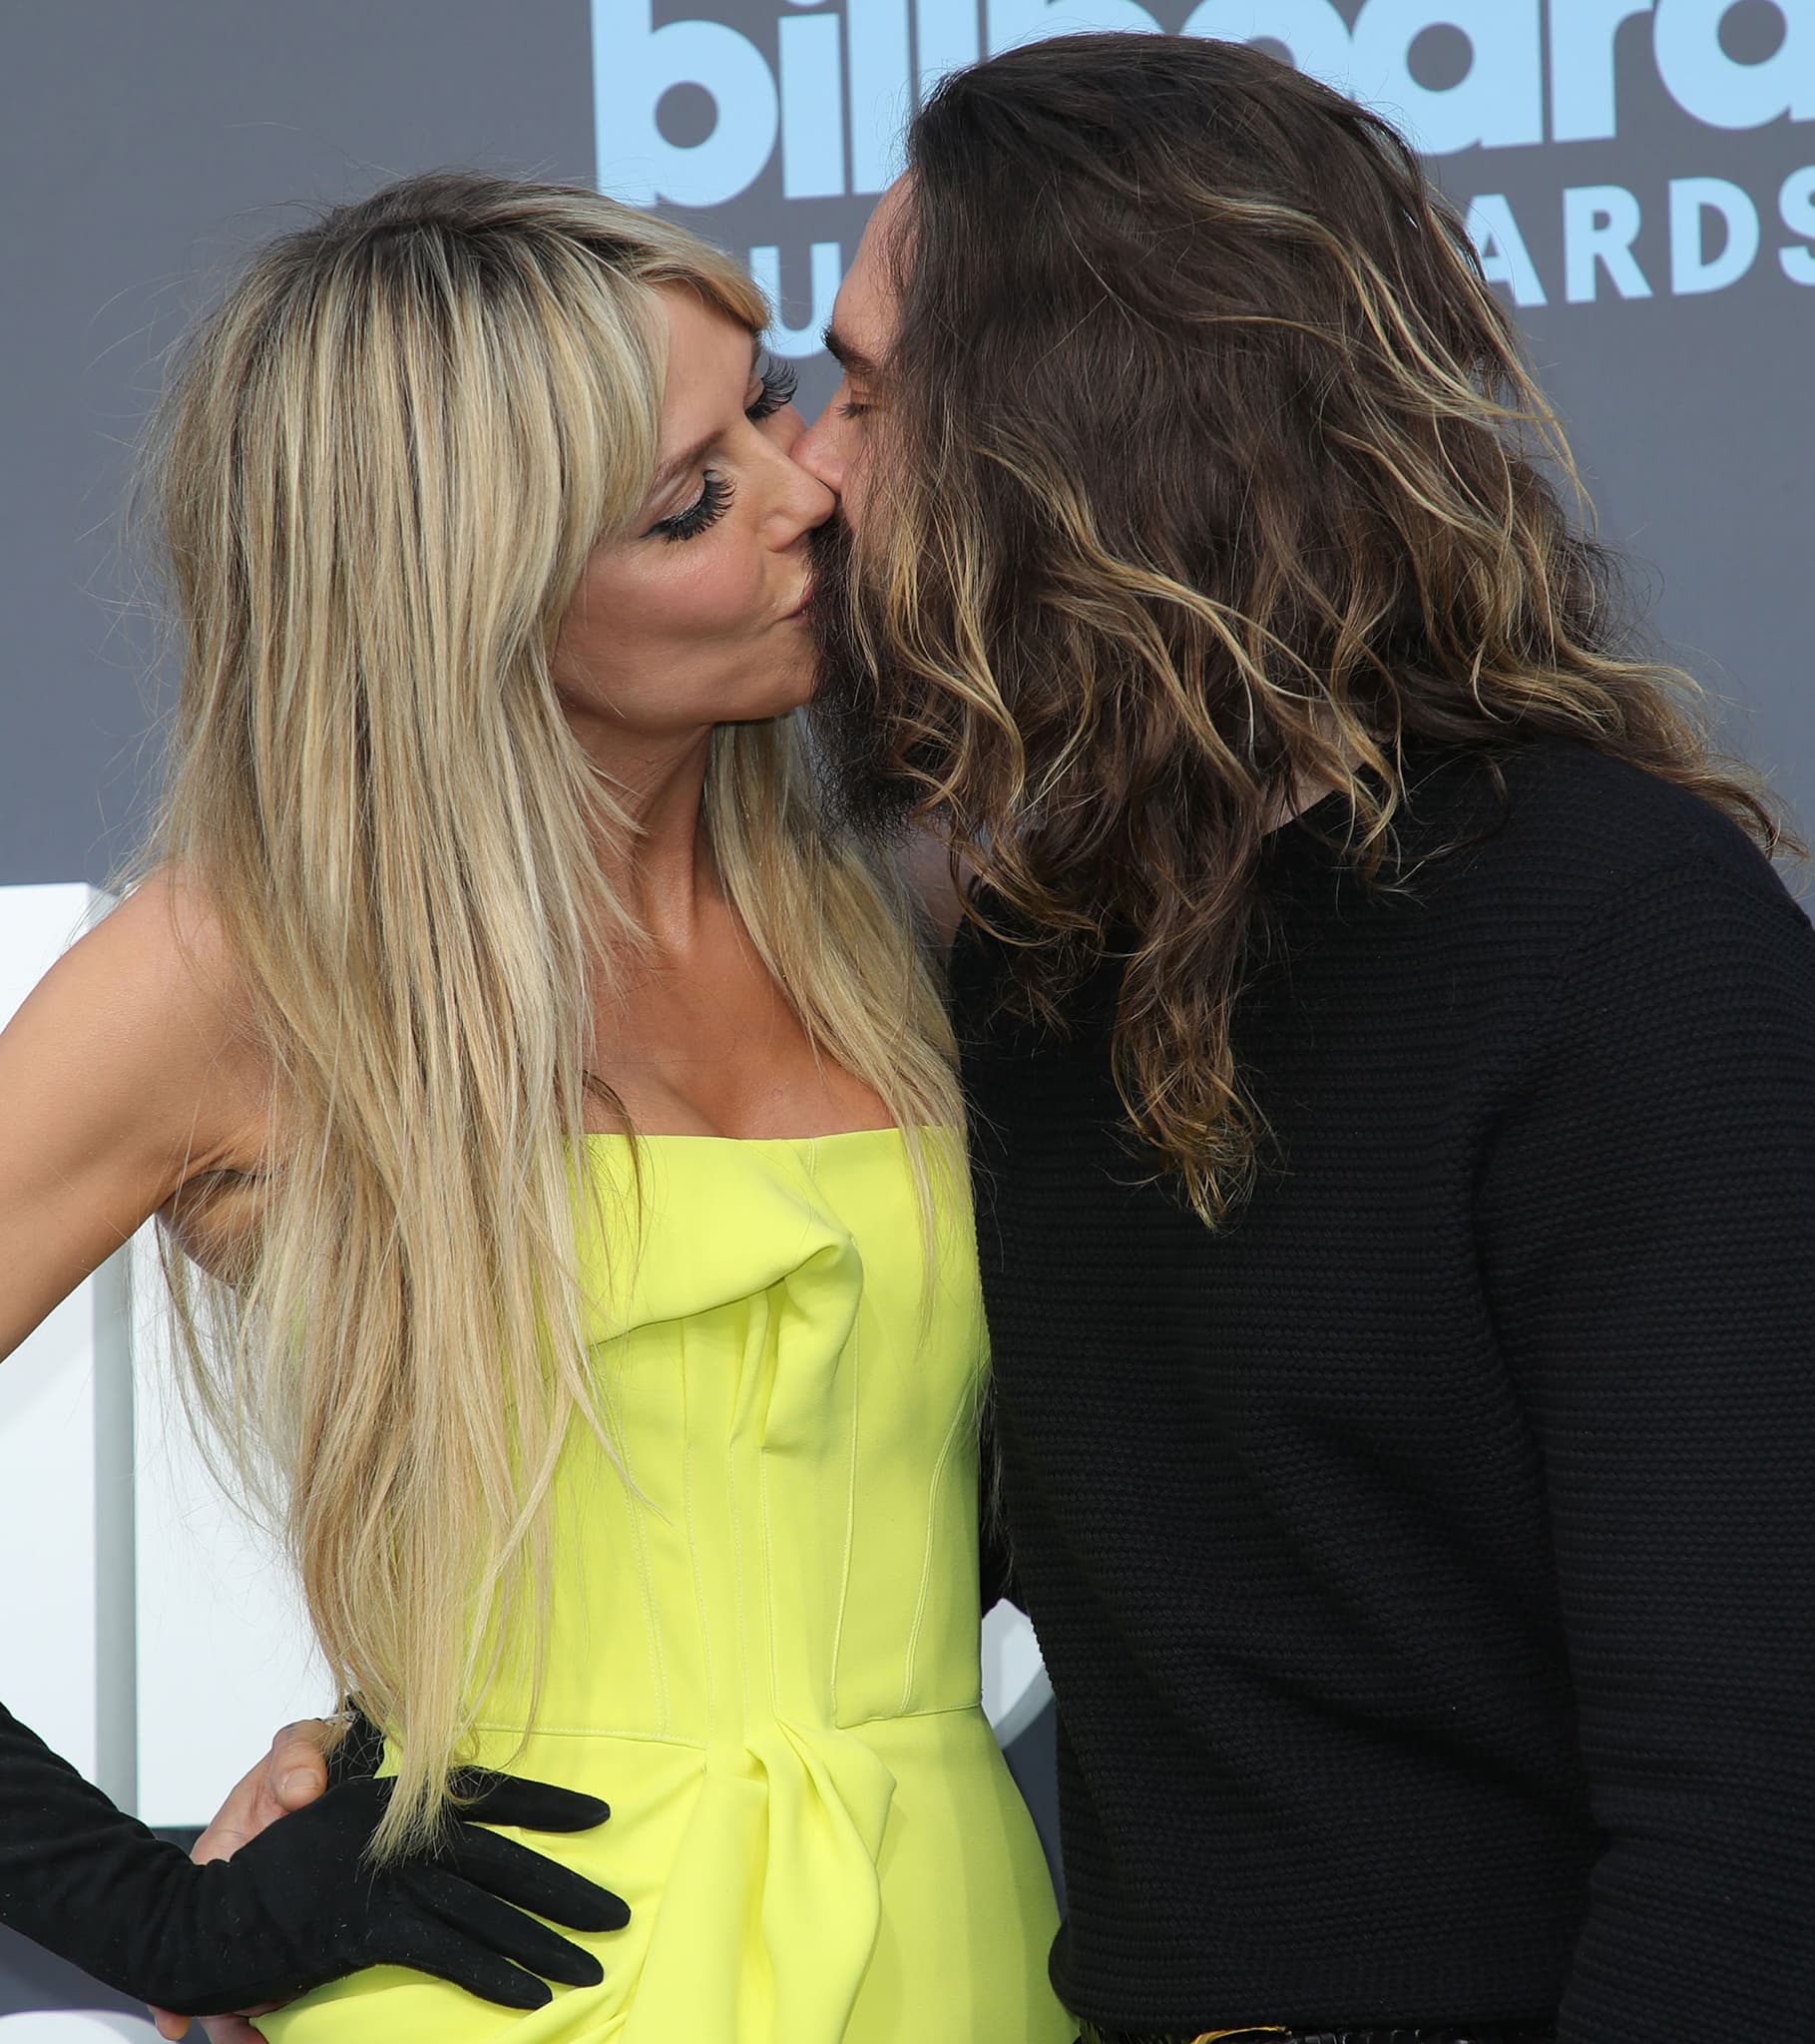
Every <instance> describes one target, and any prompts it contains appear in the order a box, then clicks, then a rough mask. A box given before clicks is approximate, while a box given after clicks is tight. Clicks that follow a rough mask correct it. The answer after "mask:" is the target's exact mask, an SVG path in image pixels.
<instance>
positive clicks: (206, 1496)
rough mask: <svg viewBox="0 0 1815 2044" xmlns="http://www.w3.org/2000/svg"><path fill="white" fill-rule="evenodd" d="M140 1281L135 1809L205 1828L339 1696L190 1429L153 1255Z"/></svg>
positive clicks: (277, 1564)
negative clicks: (262, 1764)
mask: <svg viewBox="0 0 1815 2044" xmlns="http://www.w3.org/2000/svg"><path fill="white" fill-rule="evenodd" d="M135 1275H136V1276H137V1278H138V1280H139V1281H138V1283H137V1285H136V1287H135V1288H136V1292H137V1303H138V1332H137V1338H136V1339H135V1342H134V1352H135V1357H136V1364H137V1367H136V1390H137V1399H136V1405H135V1419H136V1432H137V1461H138V1481H137V1485H136V1490H137V1502H138V1562H139V1566H138V1577H139V1582H138V1601H139V1610H138V1638H139V1685H138V1686H139V1814H140V1815H141V1816H142V1817H144V1819H145V1820H146V1822H147V1823H149V1824H202V1823H206V1822H207V1821H208V1819H209V1818H210V1817H212V1816H213V1815H214V1813H215V1811H216V1810H217V1809H218V1808H219V1807H220V1805H221V1801H222V1798H223V1797H224V1796H225V1795H226V1793H227V1789H230V1788H231V1787H232V1785H233V1784H234V1783H235V1782H236V1781H237V1780H238V1779H239V1777H240V1776H241V1775H243V1774H244V1773H245V1771H246V1769H247V1768H249V1767H250V1766H251V1765H252V1764H253V1762H254V1761H256V1760H257V1759H258V1758H259V1757H260V1755H262V1754H263V1752H264V1750H265V1748H266V1747H267V1746H268V1745H269V1744H270V1739H271V1734H272V1733H273V1732H275V1731H276V1730H277V1728H278V1727H279V1726H280V1725H286V1724H288V1723H289V1722H290V1721H291V1720H292V1719H294V1718H310V1717H319V1716H320V1715H321V1714H322V1713H323V1712H324V1711H325V1710H327V1709H328V1708H330V1706H331V1704H332V1702H333V1698H332V1694H331V1691H330V1689H329V1686H328V1681H327V1675H326V1672H325V1670H324V1668H323V1667H322V1665H321V1663H320V1661H319V1659H318V1657H317V1656H316V1654H315V1652H314V1648H313V1644H312V1640H311V1637H310V1634H309V1630H308V1626H307V1623H306V1621H305V1619H304V1617H303V1614H302V1605H301V1598H300V1596H299V1594H298V1593H297V1592H296V1590H295V1588H294V1585H293V1582H292V1580H291V1578H290V1575H289V1572H288V1570H287V1569H286V1568H285V1566H284V1565H283V1562H282V1560H281V1557H280V1556H279V1555H278V1553H277V1552H276V1550H275V1549H274V1547H273V1546H272V1544H271V1543H270V1542H268V1541H267V1540H266V1539H265V1538H264V1537H263V1535H262V1534H261V1533H259V1532H257V1531H255V1530H254V1529H253V1528H252V1527H251V1526H250V1525H249V1524H248V1523H247V1521H246V1519H245V1518H244V1516H243V1515H242V1514H241V1513H239V1512H238V1511H237V1510H235V1509H234V1508H233V1507H232V1506H231V1505H230V1504H229V1503H228V1502H227V1499H226V1498H225V1497H224V1496H223V1495H222V1493H221V1491H220V1489H219V1487H218V1486H217V1485H216V1483H215V1480H214V1477H213V1476H212V1475H211V1474H210V1472H209V1470H208V1468H207V1465H206V1464H205V1463H204V1462H203V1460H202V1457H201V1454H200V1452H199V1451H198V1449H197V1447H196V1444H195V1441H194V1438H193V1437H192V1435H191V1433H190V1429H189V1423H188V1420H187V1419H186V1417H185V1415H184V1413H183V1411H182V1409H181V1404H180V1401H179V1398H178V1396H177V1391H176V1387H175V1383H174V1379H173V1375H172V1364H171V1362H170V1361H169V1357H168V1351H169V1345H170V1344H169V1341H168V1338H167V1336H166V1332H165V1327H164V1319H163V1300H162V1292H163V1283H162V1279H161V1278H160V1277H159V1275H158V1271H157V1265H156V1257H155V1253H151V1252H149V1251H148V1253H147V1254H146V1255H144V1256H142V1257H140V1258H139V1259H138V1260H137V1265H136V1274H135ZM0 1694H3V1692H0Z"/></svg>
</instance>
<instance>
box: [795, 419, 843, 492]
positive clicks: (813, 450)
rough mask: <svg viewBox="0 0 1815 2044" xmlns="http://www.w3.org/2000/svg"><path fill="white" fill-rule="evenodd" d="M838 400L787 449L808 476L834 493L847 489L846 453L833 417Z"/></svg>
mask: <svg viewBox="0 0 1815 2044" xmlns="http://www.w3.org/2000/svg"><path fill="white" fill-rule="evenodd" d="M835 405H836V399H834V400H833V402H832V403H831V404H828V405H827V406H826V408H825V409H824V411H822V412H821V413H820V414H819V416H818V417H817V418H816V419H815V420H814V421H813V423H812V424H811V425H810V426H807V427H806V428H804V429H803V431H802V432H801V434H800V436H799V438H798V439H796V440H795V442H794V444H793V445H792V446H791V447H790V448H789V449H788V455H789V458H790V459H791V460H793V461H794V462H796V463H797V464H798V465H799V466H800V467H801V468H804V469H805V470H806V472H807V474H808V475H810V476H812V477H813V478H814V479H815V480H816V481H818V482H822V483H823V484H824V485H825V486H826V488H827V489H828V490H830V491H831V492H832V493H833V495H834V496H838V495H842V493H843V490H844V453H843V450H842V449H841V447H840V446H839V444H838V441H839V434H838V427H837V421H836V418H835V417H834V408H835Z"/></svg>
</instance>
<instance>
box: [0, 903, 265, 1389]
mask: <svg viewBox="0 0 1815 2044" xmlns="http://www.w3.org/2000/svg"><path fill="white" fill-rule="evenodd" d="M262 1121H263V1103H262V1088H261V1083H260V1067H259V1061H258V1059H257V1056H256V1052H255V1048H254V1045H253V1042H252V1037H251V1032H250V1030H249V1029H248V1028H247V1027H246V1017H245V1014H244V1003H243V1000H242V999H241V998H240V997H239V995H238V994H237V992H236V989H235V984H234V979H233V975H232V973H231V971H230V969H229V967H228V966H227V961H226V956H225V948H224V946H223V945H222V943H221V941H220V939H219V937H218V936H217V935H216V934H215V932H214V929H213V926H212V924H211V922H210V919H209V918H208V916H207V915H206V913H205V912H203V911H202V909H201V908H200V907H199V906H198V904H197V903H196V902H195V900H194V899H193V897H189V896H187V895H186V892H185V890H184V889H183V888H182V887H181V885H180V884H179V883H178V882H176V881H174V880H172V879H170V878H168V877H155V878H153V879H152V880H149V881H148V882H147V883H146V884H145V885H144V886H143V887H141V888H140V889H139V890H138V891H137V892H136V893H134V894H133V895H131V896H130V897H129V898H128V899H127V900H126V901H124V902H122V903H121V905H120V906H119V907H118V908H117V909H115V910H114V911H113V913H112V914H111V915H109V916H108V917H107V918H106V919H105V921H103V922H102V923H100V924H99V925H98V926H97V927H96V928H95V929H93V930H91V931H90V932H89V933H88V934H87V935H86V936H84V937H82V938H81V939H80V940H79V941H78V942H77V943H76V944H74V945H72V946H71V948H70V949H69V950H68V951H67V952H66V953H65V954H64V956H63V957H62V958H60V959H59V960H58V962H57V963H56V964H55V965H54V966H52V968H51V970H50V971H49V972H48V973H46V974H45V976H44V978H43V979H42V980H41V981H40V982H39V983H38V985H37V986H36V987H35V988H34V989H33V990H32V992H31V993H30V994H29V995H28V996H27V998H26V1000H25V1003H24V1005H23V1006H22V1007H21V1008H20V1009H19V1012H18V1013H17V1015H15V1016H14V1018H13V1020H12V1021H11V1023H10V1024H8V1026H7V1027H6V1029H5V1030H4V1031H0V1130H3V1131H4V1132H5V1134H4V1139H3V1140H0V1357H3V1356H5V1355H8V1354H10V1353H11V1352H12V1350H13V1349H15V1348H16V1347H17V1346H18V1345H19V1343H20V1342H21V1341H23V1340H24V1339H25V1337H26V1335H27V1334H29V1333H30V1332H31V1330H32V1329H33V1328H34V1327H35V1326H37V1324H38V1323H39V1321H40V1320H42V1319H43V1318H44V1317H45V1315H46V1314H47V1313H48V1312H50V1310H51V1309H52V1307H53V1306H55V1305H56V1304H57V1303H58V1301H59V1300H60V1299H62V1298H64V1297H65V1296H67V1294H68V1293H69V1292H71V1291H72V1290H74V1289H75V1287H76V1286H77V1285H78V1284H79V1283H81V1281H82V1279H83V1278H86V1277H87V1276H88V1275H89V1273H90V1272H91V1271H93V1270H94V1269H95V1268H96V1267H97V1266H98V1265H100V1264H101V1263H103V1262H104V1261H105V1260H106V1259H107V1258H108V1257H109V1256H110V1255H111V1254H112V1253H113V1252H114V1251H115V1250H117V1249H118V1248H119V1247H120V1245H121V1244H122V1243H124V1242H126V1241H127V1240H128V1239H129V1238H130V1237H131V1236H132V1235H133V1234H134V1232H135V1231H136V1230H137V1229H138V1228H139V1227H140V1226H141V1225H142V1224H143V1223H144V1222H145V1221H146V1220H147V1219H148V1218H149V1217H150V1216H151V1215H153V1214H155V1213H156V1212H157V1211H158V1210H159V1209H160V1208H162V1207H165V1206H167V1205H168V1204H169V1203H170V1202H172V1201H173V1200H174V1199H175V1198H176V1196H177V1195H178V1194H179V1193H181V1192H183V1191H184V1189H185V1188H186V1186H188V1185H190V1184H191V1183H193V1182H199V1181H202V1180H204V1179H205V1178H210V1177H213V1176H217V1175H219V1174H222V1173H227V1172H237V1171H251V1170H255V1169H256V1166H257V1158H258V1152H259V1150H260V1148H261V1146H262V1138H263V1126H262Z"/></svg>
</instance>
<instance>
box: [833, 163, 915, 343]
mask: <svg viewBox="0 0 1815 2044" xmlns="http://www.w3.org/2000/svg"><path fill="white" fill-rule="evenodd" d="M907 183H908V181H907V179H906V178H905V177H900V178H897V179H896V180H895V182H894V183H893V184H892V185H891V186H890V187H889V189H888V190H887V191H886V192H885V193H884V194H883V195H882V197H881V198H880V199H879V200H877V202H876V206H875V210H874V212H872V213H871V215H870V217H869V221H868V223H867V224H866V226H865V227H864V230H863V236H862V239H861V240H860V241H859V242H858V244H857V252H856V254H855V255H854V256H852V257H851V266H850V268H849V269H848V270H847V271H846V272H845V276H844V281H843V282H842V283H841V284H840V285H839V286H838V295H837V297H836V298H835V299H834V300H833V304H832V325H833V327H834V328H835V329H836V331H837V332H838V334H839V336H840V337H841V338H842V339H844V340H846V341H848V342H849V343H850V344H851V346H852V347H853V348H854V349H856V350H857V351H858V352H860V353H861V354H863V355H866V356H867V357H868V358H869V359H870V360H871V361H880V360H881V359H882V357H883V356H884V355H885V354H887V352H888V349H889V343H890V342H891V341H892V340H893V339H894V337H895V276H894V264H893V263H892V261H891V260H890V257H891V256H892V254H893V250H894V238H895V236H896V234H897V232H898V231H899V229H900V226H901V222H902V219H903V217H904V215H905V213H906V210H907Z"/></svg>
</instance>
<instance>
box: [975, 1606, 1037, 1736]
mask: <svg viewBox="0 0 1815 2044" xmlns="http://www.w3.org/2000/svg"><path fill="white" fill-rule="evenodd" d="M1052 1700H1053V1685H1052V1683H1051V1682H1050V1681H1049V1680H1048V1679H1047V1672H1046V1663H1045V1662H1044V1661H1043V1660H1042V1659H1041V1658H1040V1642H1039V1641H1038V1640H1037V1639H1035V1637H1034V1628H1033V1627H1032V1626H1031V1625H1030V1624H1029V1623H1028V1621H1027V1619H1026V1618H1025V1617H1024V1616H1023V1614H1022V1613H1021V1612H1020V1611H1018V1610H1017V1609H1016V1608H1015V1606H1014V1605H1012V1604H1010V1603H1007V1602H1004V1603H1001V1604H998V1605H997V1606H996V1608H995V1609H994V1610H993V1611H988V1612H986V1613H985V1614H984V1619H983V1708H984V1712H985V1715H986V1716H987V1717H988V1718H989V1721H990V1723H991V1725H992V1726H994V1727H995V1731H996V1739H997V1742H998V1744H1000V1745H1002V1746H1013V1745H1014V1743H1015V1742H1016V1740H1018V1739H1019V1738H1020V1737H1021V1735H1022V1734H1023V1733H1024V1732H1025V1731H1026V1730H1027V1729H1028V1727H1029V1726H1030V1725H1031V1724H1033V1722H1034V1720H1035V1719H1036V1718H1038V1717H1039V1716H1040V1714H1041V1712H1042V1711H1044V1710H1045V1709H1046V1707H1047V1705H1048V1704H1049V1703H1051V1702H1052Z"/></svg>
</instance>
